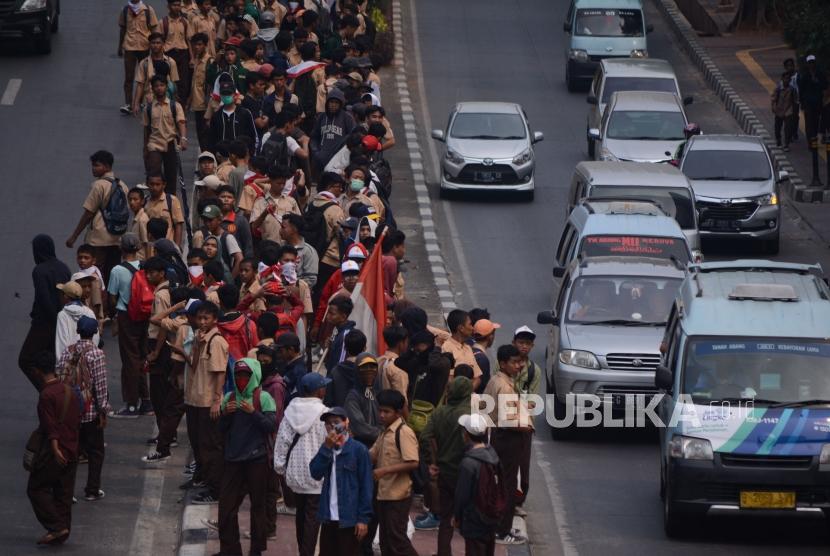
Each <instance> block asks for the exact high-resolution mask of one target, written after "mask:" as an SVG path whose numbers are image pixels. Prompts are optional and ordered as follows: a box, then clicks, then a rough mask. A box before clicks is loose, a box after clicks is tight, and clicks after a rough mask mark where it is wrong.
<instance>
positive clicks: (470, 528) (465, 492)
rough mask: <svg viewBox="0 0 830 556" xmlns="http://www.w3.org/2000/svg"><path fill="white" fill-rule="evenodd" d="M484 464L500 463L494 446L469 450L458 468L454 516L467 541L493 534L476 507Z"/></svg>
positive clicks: (491, 528)
mask: <svg viewBox="0 0 830 556" xmlns="http://www.w3.org/2000/svg"><path fill="white" fill-rule="evenodd" d="M482 463H489V464H491V465H496V464H498V463H499V456H498V455H497V454H496V451H495V450H494V449H493V447H492V446H484V447H482V448H473V449H471V450H467V453H465V454H464V459H462V460H461V466H460V467H459V468H458V482H457V483H456V485H455V501H454V506H453V515H454V516H455V519H457V520H458V521H459V522H460V523H461V536H462V537H464V538H465V539H467V538H469V539H478V538H481V537H486V536H488V535H490V534H492V532H493V527H492V526H490V525H487V524H486V523H484V522H482V520H481V517H480V516H479V513H478V510H477V509H476V505H475V501H476V493H477V491H478V474H479V470H480V469H481V464H482Z"/></svg>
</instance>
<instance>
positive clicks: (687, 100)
mask: <svg viewBox="0 0 830 556" xmlns="http://www.w3.org/2000/svg"><path fill="white" fill-rule="evenodd" d="M694 101H695V97H693V96H692V95H689V96H687V97H683V106H689V105H690V104H692V103H693V102H694Z"/></svg>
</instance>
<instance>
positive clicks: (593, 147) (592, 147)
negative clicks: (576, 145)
mask: <svg viewBox="0 0 830 556" xmlns="http://www.w3.org/2000/svg"><path fill="white" fill-rule="evenodd" d="M596 151H597V143H596V141H594V140H593V139H588V158H590V159H591V160H593V159H594V155H595V153H596Z"/></svg>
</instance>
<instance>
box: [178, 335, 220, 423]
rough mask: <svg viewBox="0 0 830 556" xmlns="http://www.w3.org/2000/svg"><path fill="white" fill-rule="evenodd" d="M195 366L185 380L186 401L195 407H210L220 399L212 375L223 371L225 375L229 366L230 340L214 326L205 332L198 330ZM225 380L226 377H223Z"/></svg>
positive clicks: (194, 341) (194, 345)
mask: <svg viewBox="0 0 830 556" xmlns="http://www.w3.org/2000/svg"><path fill="white" fill-rule="evenodd" d="M191 356H192V359H193V365H194V366H193V367H192V368H190V369H189V370H188V371H189V372H188V373H187V379H186V380H185V384H186V388H185V391H184V403H186V404H187V405H191V406H194V407H210V406H212V405H213V404H215V403H217V402H219V401H220V396H221V394H219V395H217V394H216V393H215V392H214V390H213V387H212V384H211V382H212V381H211V376H212V375H214V373H216V374H219V373H221V374H222V376H224V374H225V371H226V369H227V367H228V342H227V341H226V340H225V339H224V338H223V337H222V335H221V334H220V333H219V329H218V328H214V329H212V330H210V331H208V332H207V334H203V333H202V332H201V331H197V332H196V337H195V338H194V339H193V350H192V351H191ZM221 381H222V382H224V378H221Z"/></svg>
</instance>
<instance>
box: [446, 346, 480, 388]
mask: <svg viewBox="0 0 830 556" xmlns="http://www.w3.org/2000/svg"><path fill="white" fill-rule="evenodd" d="M441 351H443V352H444V353H451V354H452V356H453V357H454V358H455V366H456V367H457V366H458V365H461V364H464V365H469V366H471V367H472V368H473V378H478V377H480V376H481V367H479V366H478V363H476V356H475V354H474V353H473V348H471V347H470V346H469V345H467V344H461V343H459V342H458V341H456V340H455V338H453V337H452V336H450V337H449V338H447V339H446V340H444V343H443V345H442V346H441ZM453 374H454V373H453V372H452V371H450V376H453Z"/></svg>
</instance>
